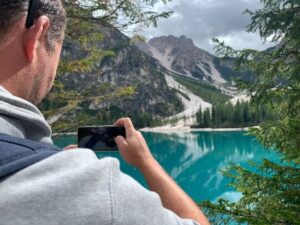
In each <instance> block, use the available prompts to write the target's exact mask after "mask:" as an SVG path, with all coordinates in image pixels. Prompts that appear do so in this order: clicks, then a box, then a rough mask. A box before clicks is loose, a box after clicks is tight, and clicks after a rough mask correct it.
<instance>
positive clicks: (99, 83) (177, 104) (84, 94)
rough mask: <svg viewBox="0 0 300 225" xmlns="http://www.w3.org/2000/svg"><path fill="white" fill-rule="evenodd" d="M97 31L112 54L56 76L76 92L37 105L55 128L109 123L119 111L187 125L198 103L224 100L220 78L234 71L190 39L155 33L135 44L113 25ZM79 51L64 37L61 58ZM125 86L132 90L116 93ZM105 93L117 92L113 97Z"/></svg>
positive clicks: (151, 122)
mask: <svg viewBox="0 0 300 225" xmlns="http://www.w3.org/2000/svg"><path fill="white" fill-rule="evenodd" d="M100 31H101V33H103V34H104V39H103V41H102V42H101V43H99V46H98V47H99V48H101V49H105V50H111V51H113V52H114V56H109V57H105V58H104V59H103V60H100V61H98V62H96V64H95V68H94V69H93V70H92V71H90V72H87V73H80V72H74V73H65V74H62V75H61V76H59V81H60V82H61V83H62V84H63V86H64V90H65V91H67V92H68V91H69V92H72V93H73V94H74V93H76V94H77V97H76V95H74V99H72V98H71V99H68V100H67V101H65V102H62V103H61V102H60V103H51V97H49V99H48V100H46V101H44V102H43V103H42V104H41V108H42V110H43V111H44V112H45V113H46V115H48V116H47V119H48V121H49V122H50V123H51V124H52V127H54V130H55V131H59V132H61V131H74V130H75V129H76V127H78V126H82V125H96V124H111V123H112V122H113V121H114V120H115V119H117V118H120V117H123V116H129V117H131V118H132V119H133V120H134V123H135V124H136V126H137V127H145V126H158V125H163V124H166V123H168V124H173V125H176V124H177V125H178V124H181V125H182V126H184V125H191V124H193V123H195V115H196V113H197V111H199V109H200V108H202V110H204V109H206V108H208V107H211V105H212V104H215V103H216V102H225V101H227V100H229V98H230V97H229V96H228V93H226V91H225V89H226V90H228V87H226V85H227V84H226V82H227V80H229V78H230V77H234V76H238V75H239V73H236V72H234V71H233V70H232V69H231V68H230V66H228V65H227V66H226V65H221V63H220V60H219V59H218V58H217V57H215V56H213V55H211V54H209V53H207V52H206V51H204V50H201V49H199V48H197V47H196V46H195V45H194V43H193V41H192V40H191V39H188V38H186V37H184V36H181V37H179V38H176V37H174V36H168V37H159V38H154V39H152V40H150V41H149V43H139V44H138V45H137V46H136V45H134V44H132V42H131V40H130V38H128V37H127V36H125V35H124V34H122V33H121V32H120V31H118V30H111V29H109V28H103V27H101V29H100ZM85 54H86V53H84V52H82V51H81V50H80V49H79V48H78V46H76V44H74V43H73V42H72V41H69V40H67V41H66V42H65V44H64V47H63V52H62V58H63V59H66V58H70V57H71V58H72V59H75V60H76V58H77V57H84V56H85ZM216 84H218V85H216ZM128 87H130V88H132V89H131V90H134V91H133V93H131V94H129V95H126V94H120V93H118V90H122V89H126V88H128ZM53 92H57V89H54V90H53ZM110 93H117V94H116V97H111V96H110ZM121 93H122V91H121ZM102 95H103V96H110V97H109V98H106V97H103V98H101V96H102ZM229 95H230V94H229ZM50 96H51V94H50ZM71 96H72V95H71ZM78 96H80V97H78ZM79 98H82V99H85V100H84V101H82V100H81V101H80V100H78V99H79Z"/></svg>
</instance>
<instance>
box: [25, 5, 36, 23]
mask: <svg viewBox="0 0 300 225" xmlns="http://www.w3.org/2000/svg"><path fill="white" fill-rule="evenodd" d="M36 3H37V0H30V1H29V7H28V12H27V18H26V24H25V26H26V28H30V27H32V26H33V24H34V17H35V15H34V14H35V10H36V5H37V4H36Z"/></svg>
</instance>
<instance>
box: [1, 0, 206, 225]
mask: <svg viewBox="0 0 300 225" xmlns="http://www.w3.org/2000/svg"><path fill="white" fill-rule="evenodd" d="M29 2H30V4H29ZM34 2H35V4H34ZM0 15H1V20H0V62H1V64H0V82H1V86H2V87H1V88H0V124H1V125H0V133H1V134H5V135H9V136H14V137H16V138H22V139H29V140H33V141H36V142H40V143H47V144H52V140H51V130H50V127H49V125H48V124H47V123H46V121H45V120H44V118H43V116H42V114H41V113H40V112H39V110H38V109H37V108H36V107H35V106H34V104H37V103H39V102H40V101H41V100H42V99H43V98H44V97H45V95H46V93H47V92H48V91H49V90H50V88H51V86H52V84H53V80H54V78H55V74H56V69H57V65H58V61H59V55H60V52H61V48H62V42H63V37H64V30H65V26H66V16H65V11H64V9H63V7H62V4H61V2H60V0H38V1H29V0H28V1H25V0H0ZM116 125H117V126H124V127H125V129H126V138H123V137H121V136H119V137H117V138H116V142H117V144H118V147H119V150H120V154H121V155H122V157H123V158H124V160H125V161H126V162H127V163H129V164H131V165H133V166H135V167H136V168H137V169H139V170H140V171H141V173H142V174H143V175H144V177H145V179H146V181H147V182H148V185H149V188H150V189H151V191H152V192H151V191H148V190H146V189H144V188H143V187H142V186H141V185H139V184H138V183H137V182H136V181H135V180H133V179H132V178H130V177H129V176H127V175H125V174H123V173H122V172H121V171H120V169H119V162H118V161H117V160H116V159H112V158H105V159H102V160H98V159H97V157H96V156H95V154H94V153H93V152H92V151H90V150H88V149H75V150H72V151H61V152H59V153H57V154H54V155H52V156H50V157H48V158H46V159H43V160H42V161H39V162H37V163H35V164H33V165H30V166H28V167H26V168H24V169H22V170H20V171H18V172H17V173H14V174H12V175H10V176H8V177H5V178H4V179H2V180H1V181H0V225H23V224H30V225H35V224H36V225H37V224H39V225H41V224H43V225H48V224H49V225H50V224H69V225H77V224H78V225H79V224H80V225H83V224H91V225H94V224H95V225H96V224H103V225H106V224H115V225H121V224H122V225H123V224H124V225H137V224H143V225H148V224H149V225H150V224H151V225H156V224H157V225H158V224H162V225H172V224H174V225H175V224H177V225H179V224H182V225H191V224H201V225H206V224H208V222H207V220H206V218H205V216H204V215H203V214H202V213H201V211H200V210H199V208H198V207H197V205H196V204H195V203H194V202H193V201H192V200H191V199H190V198H189V197H188V196H187V195H186V194H185V193H184V192H183V191H182V190H181V189H180V188H179V187H178V186H177V185H176V183H175V182H174V181H173V180H172V179H171V178H170V177H169V176H168V175H167V174H166V173H165V172H164V170H163V169H162V168H161V166H160V165H159V164H158V163H157V162H156V161H155V159H154V158H153V156H152V155H151V152H150V151H149V149H148V147H147V144H146V142H145V140H144V138H143V137H142V135H141V133H140V132H138V131H136V130H135V129H134V126H133V124H132V123H131V120H130V119H128V118H125V119H120V120H118V121H117V122H116ZM1 151H3V149H1V146H0V155H1ZM0 164H1V161H0Z"/></svg>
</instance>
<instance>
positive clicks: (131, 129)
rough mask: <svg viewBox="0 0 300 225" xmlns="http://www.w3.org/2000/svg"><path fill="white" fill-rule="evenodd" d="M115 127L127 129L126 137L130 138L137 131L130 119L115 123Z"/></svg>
mask: <svg viewBox="0 0 300 225" xmlns="http://www.w3.org/2000/svg"><path fill="white" fill-rule="evenodd" d="M115 125H116V126H120V127H125V130H126V137H130V136H131V135H132V134H133V132H134V131H135V128H134V126H133V124H132V121H131V119H130V118H121V119H119V120H117V121H116V122H115Z"/></svg>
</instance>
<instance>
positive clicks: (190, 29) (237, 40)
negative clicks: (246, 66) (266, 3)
mask: <svg viewBox="0 0 300 225" xmlns="http://www.w3.org/2000/svg"><path fill="white" fill-rule="evenodd" d="M247 8H248V9H251V10H254V9H258V8H260V0H172V2H170V3H168V4H167V5H164V4H162V3H157V4H156V5H155V10H158V11H163V10H166V11H174V13H173V15H172V16H171V17H170V18H168V19H162V20H160V21H159V24H158V27H157V28H148V29H146V30H144V31H143V32H142V34H143V35H144V36H145V37H146V38H147V39H151V38H153V37H158V36H162V35H170V34H171V35H174V36H181V35H185V36H186V37H188V38H192V39H193V40H194V43H195V44H196V45H197V46H198V47H200V48H202V49H205V50H207V51H209V52H211V53H213V44H212V43H211V39H212V37H217V38H219V39H220V40H224V41H225V42H226V43H227V44H229V45H230V46H232V47H234V48H236V49H243V48H253V49H259V50H262V49H266V48H268V47H270V46H272V44H271V43H266V44H263V41H262V40H261V39H260V37H259V35H258V34H249V33H247V32H245V27H246V26H247V25H248V24H249V23H250V17H249V15H247V14H244V15H243V14H242V12H244V11H245V9H247Z"/></svg>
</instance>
